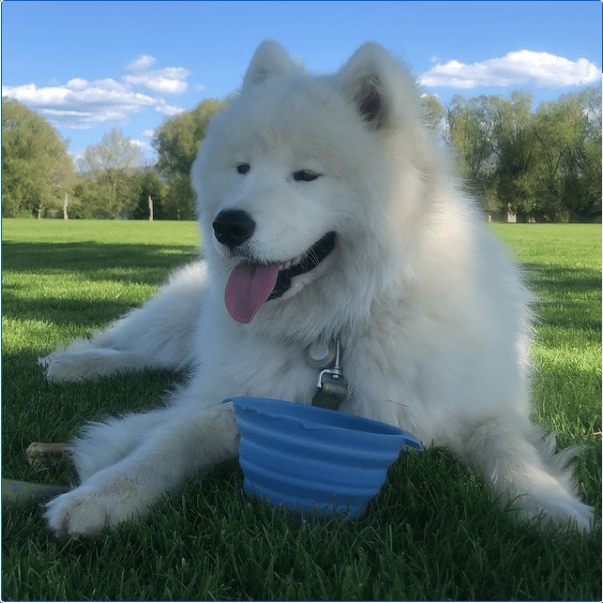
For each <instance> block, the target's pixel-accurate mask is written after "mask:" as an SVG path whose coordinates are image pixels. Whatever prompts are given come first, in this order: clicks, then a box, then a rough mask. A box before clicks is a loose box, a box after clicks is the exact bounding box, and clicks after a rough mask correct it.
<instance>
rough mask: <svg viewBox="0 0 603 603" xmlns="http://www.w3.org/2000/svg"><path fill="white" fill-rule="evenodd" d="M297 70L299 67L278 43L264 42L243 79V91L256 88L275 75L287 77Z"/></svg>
mask: <svg viewBox="0 0 603 603" xmlns="http://www.w3.org/2000/svg"><path fill="white" fill-rule="evenodd" d="M296 68H298V67H297V65H296V64H295V63H294V62H293V61H292V60H291V57H289V55H288V54H287V51H286V50H285V49H284V48H283V47H282V46H281V45H280V44H279V43H278V42H275V41H274V40H264V42H262V43H261V44H260V45H259V46H258V47H257V50H256V51H255V53H254V54H253V57H252V59H251V63H249V67H248V68H247V73H246V74H245V77H244V78H243V86H242V90H245V89H246V88H250V87H252V86H256V85H257V84H260V83H261V82H263V81H264V80H266V79H268V78H270V77H273V76H275V75H287V74H289V73H290V72H291V71H294V70H295V69H296Z"/></svg>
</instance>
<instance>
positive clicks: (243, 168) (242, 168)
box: [237, 163, 251, 174]
mask: <svg viewBox="0 0 603 603" xmlns="http://www.w3.org/2000/svg"><path fill="white" fill-rule="evenodd" d="M250 169H251V166H250V165H249V164H248V163H239V165H237V172H238V173H239V174H246V173H247V172H248V171H249V170H250Z"/></svg>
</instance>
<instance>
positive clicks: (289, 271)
mask: <svg viewBox="0 0 603 603" xmlns="http://www.w3.org/2000/svg"><path fill="white" fill-rule="evenodd" d="M335 239H336V233H335V231H330V232H328V233H327V234H326V235H324V236H323V237H322V238H320V239H319V240H318V241H317V242H316V243H314V245H312V247H310V249H308V251H307V253H306V257H305V258H304V259H303V260H302V261H301V262H300V263H299V264H296V265H295V266H291V268H286V269H284V270H281V271H280V272H279V273H278V277H277V279H276V284H275V285H274V289H273V290H272V293H271V294H270V296H269V297H268V300H267V301H271V300H273V299H277V298H279V297H280V296H281V295H283V294H284V293H286V292H287V291H288V290H289V287H291V280H292V279H293V278H295V277H296V276H299V275H300V274H305V273H306V272H309V271H310V270H313V269H314V268H316V266H318V264H320V263H321V262H322V261H323V260H324V259H325V258H326V257H327V256H328V255H329V254H330V253H331V251H333V249H334V247H335Z"/></svg>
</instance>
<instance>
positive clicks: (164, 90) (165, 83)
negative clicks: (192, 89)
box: [123, 67, 191, 94]
mask: <svg viewBox="0 0 603 603" xmlns="http://www.w3.org/2000/svg"><path fill="white" fill-rule="evenodd" d="M190 74H191V72H190V71H189V70H188V69H185V68H184V67H166V68H165V69H151V70H149V71H139V72H138V73H129V74H128V75H126V76H124V78H123V79H124V82H125V83H126V84H130V85H131V86H140V87H142V88H146V89H147V90H152V91H153V92H159V93H160V94H182V93H183V92H186V89H187V88H188V84H187V82H185V81H184V80H185V79H186V78H187V77H188V76H189V75H190Z"/></svg>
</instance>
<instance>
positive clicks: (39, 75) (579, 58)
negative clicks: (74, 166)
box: [1, 0, 602, 160]
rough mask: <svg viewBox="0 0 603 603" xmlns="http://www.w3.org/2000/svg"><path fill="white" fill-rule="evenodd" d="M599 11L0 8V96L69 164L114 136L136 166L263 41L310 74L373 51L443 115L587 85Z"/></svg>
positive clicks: (121, 4)
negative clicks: (406, 68)
mask: <svg viewBox="0 0 603 603" xmlns="http://www.w3.org/2000/svg"><path fill="white" fill-rule="evenodd" d="M601 6H602V5H601V2H600V1H599V0H590V1H586V2H581V1H565V2H510V1H506V2H488V1H481V2H435V1H433V2H361V1H359V2H349V1H341V2H319V1H316V2H254V1H248V2H236V1H232V2H229V1H224V2H177V1H172V2H169V1H154V2H149V1H138V2H125V1H102V2H96V1H90V2H88V1H85V2H82V1H79V2H78V1H73V2H62V1H58V2H57V1H54V2H28V1H19V0H4V1H3V2H2V5H1V19H2V21H1V28H2V31H1V33H2V41H1V48H2V55H1V61H2V94H3V95H8V96H11V97H14V98H18V99H20V100H21V101H22V102H24V103H25V104H26V105H27V106H29V107H31V108H32V109H34V110H36V111H38V112H39V113H40V114H41V115H43V116H44V117H45V118H46V119H47V120H48V121H50V123H52V124H53V125H54V126H55V127H56V128H57V129H58V130H59V132H60V134H61V135H62V136H63V137H64V138H66V139H68V140H69V151H70V152H71V153H72V154H73V155H74V156H78V155H80V154H81V153H82V152H83V151H84V149H85V148H86V146H88V145H90V144H97V143H98V142H100V140H101V139H102V137H103V135H104V134H105V133H106V132H108V131H109V130H110V129H111V128H115V127H116V128H119V129H121V130H122V132H123V133H124V134H125V135H126V136H128V137H130V138H132V139H133V140H134V141H136V143H137V144H139V145H140V146H141V147H142V148H143V149H144V150H145V152H146V154H147V157H148V158H149V160H150V159H151V157H152V150H151V147H150V142H151V136H152V132H153V130H154V129H155V128H156V127H158V126H159V125H160V124H161V122H162V121H163V119H165V118H166V116H169V115H173V114H175V113H177V112H178V111H181V110H183V109H191V108H193V107H194V106H195V105H196V104H197V103H198V102H199V101H200V100H202V99H203V98H210V97H211V98H221V97H223V96H225V95H227V94H228V93H230V92H232V91H233V90H234V89H236V88H237V87H238V86H239V85H240V83H241V78H242V76H243V74H244V72H245V69H246V67H247V64H248V62H249V60H250V58H251V55H252V54H253V51H254V50H255V48H256V46H257V45H258V43H259V42H260V41H261V40H263V39H265V38H274V39H276V40H278V41H280V42H281V43H282V44H283V45H284V46H285V47H286V48H287V50H288V51H289V52H290V53H291V55H292V56H294V57H296V58H300V59H301V58H303V59H304V60H305V63H306V65H307V67H308V68H309V69H310V70H312V71H317V72H328V71H334V70H336V69H338V68H339V67H340V66H341V64H342V63H344V62H345V61H346V60H347V58H348V57H349V56H350V55H351V54H352V53H353V52H354V50H355V49H356V47H357V46H359V45H360V44H361V43H362V42H364V41H367V40H376V41H378V42H380V43H381V44H383V45H384V46H386V47H387V48H388V49H389V50H390V51H392V52H393V53H394V54H396V55H399V56H401V57H404V58H405V59H406V61H407V63H408V64H409V65H410V66H411V67H412V68H413V69H414V71H415V72H416V74H417V76H418V77H419V80H420V81H421V83H422V84H423V86H424V88H425V90H427V91H429V92H432V93H435V94H437V95H438V97H439V98H440V100H441V101H442V102H443V103H444V104H446V103H448V102H449V101H450V99H451V98H452V97H453V96H454V95H455V94H462V95H464V96H466V97H472V96H476V95H479V94H501V95H505V96H506V95H507V94H508V93H509V92H510V91H511V90H513V89H517V88H519V89H522V90H527V91H530V92H532V93H533V94H534V99H535V103H536V104H537V103H538V102H541V101H546V100H553V99H556V98H558V97H559V96H560V95H561V94H564V93H567V92H572V91H575V90H578V89H580V88H582V87H584V86H586V85H595V84H597V83H598V84H599V85H600V84H601V54H602V50H601V30H602V22H601Z"/></svg>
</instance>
